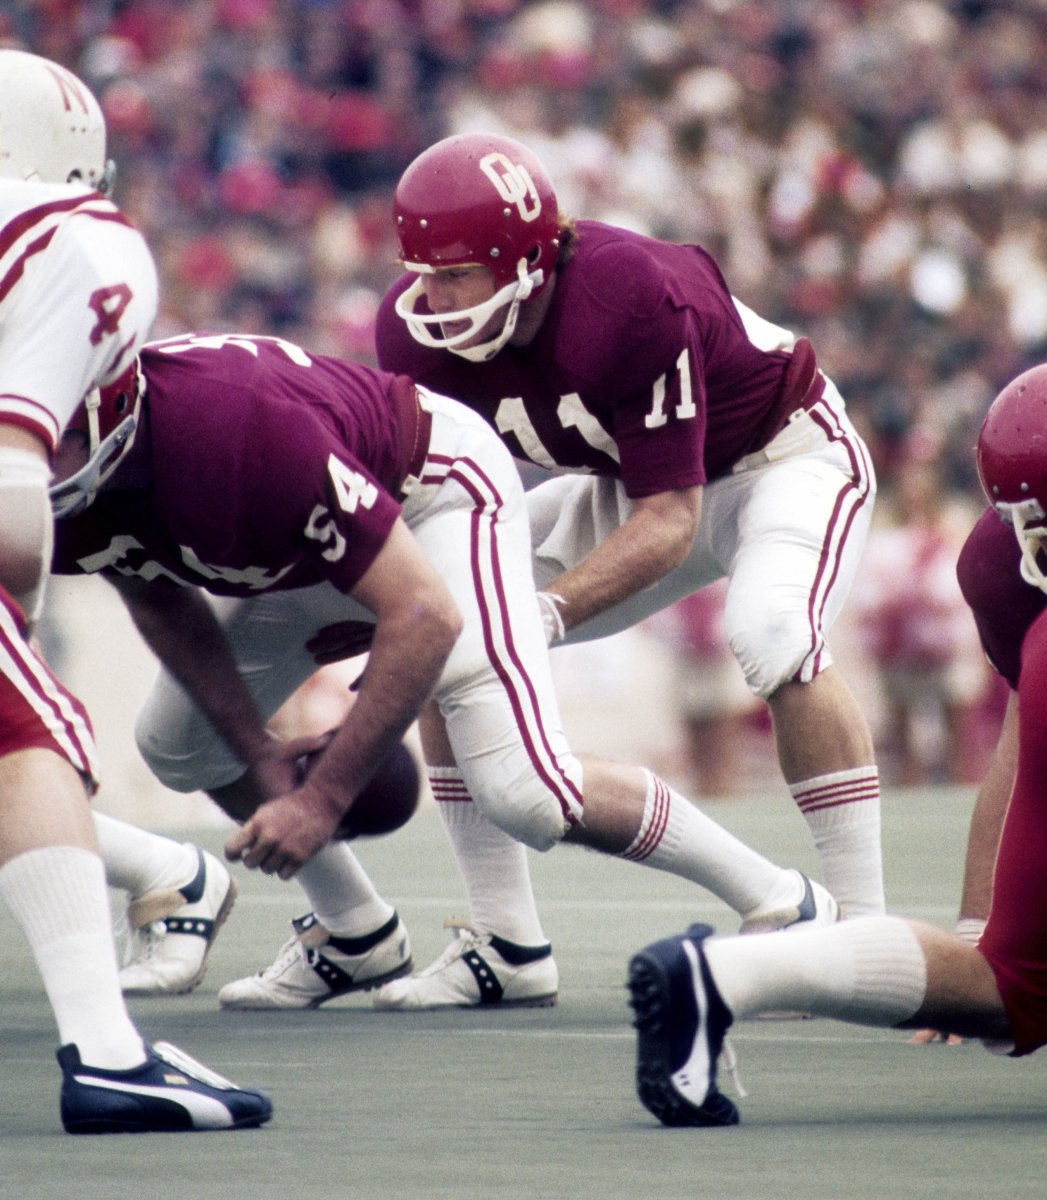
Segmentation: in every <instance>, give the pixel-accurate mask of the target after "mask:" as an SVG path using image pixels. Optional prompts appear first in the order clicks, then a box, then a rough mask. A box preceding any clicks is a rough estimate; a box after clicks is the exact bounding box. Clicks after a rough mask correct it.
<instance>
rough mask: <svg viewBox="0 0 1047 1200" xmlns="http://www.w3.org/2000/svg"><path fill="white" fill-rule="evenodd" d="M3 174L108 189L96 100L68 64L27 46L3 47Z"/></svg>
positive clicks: (0, 99) (0, 156) (110, 171)
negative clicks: (26, 49) (76, 182)
mask: <svg viewBox="0 0 1047 1200" xmlns="http://www.w3.org/2000/svg"><path fill="white" fill-rule="evenodd" d="M0 81H2V83H0V179H23V180H38V181H39V182H41V183H72V182H73V181H75V180H79V182H81V183H84V184H86V185H87V186H88V187H92V188H94V189H95V190H96V191H99V192H103V193H105V194H108V192H109V190H110V188H111V186H112V182H113V173H114V172H113V164H112V162H110V161H107V159H106V157H105V118H104V117H103V116H102V110H101V108H99V106H98V101H97V100H96V99H95V98H94V96H93V95H92V94H91V92H90V91H89V90H88V88H87V86H86V84H84V83H82V82H81V81H80V80H79V79H77V77H76V76H75V75H74V74H73V73H72V72H71V71H67V70H66V69H65V67H61V66H59V65H58V63H55V62H51V61H50V59H47V58H41V57H40V56H39V55H37V54H28V53H26V52H25V51H24V50H7V49H0Z"/></svg>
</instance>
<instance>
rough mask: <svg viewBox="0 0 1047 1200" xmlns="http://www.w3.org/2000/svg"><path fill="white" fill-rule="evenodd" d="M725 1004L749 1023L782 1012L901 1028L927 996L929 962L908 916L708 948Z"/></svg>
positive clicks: (724, 941)
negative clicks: (798, 1012)
mask: <svg viewBox="0 0 1047 1200" xmlns="http://www.w3.org/2000/svg"><path fill="white" fill-rule="evenodd" d="M705 953H706V957H707V959H708V961H709V967H710V970H711V971H712V975H713V979H714V980H715V982H716V987H717V989H718V990H719V992H720V995H721V996H722V997H723V1000H724V1003H725V1004H726V1005H727V1007H728V1008H729V1009H730V1010H731V1012H732V1013H733V1014H734V1015H735V1017H738V1018H743V1017H750V1016H754V1015H755V1014H757V1013H761V1012H774V1011H777V1010H779V1009H785V1010H796V1011H800V1012H809V1013H815V1014H817V1015H819V1016H823V1017H834V1018H836V1020H839V1021H852V1022H855V1023H856V1024H859V1025H897V1024H899V1023H900V1022H901V1021H905V1020H908V1019H909V1018H910V1017H912V1016H914V1015H915V1014H916V1012H917V1011H918V1010H919V1008H920V1005H921V1004H922V1003H923V998H924V994H925V992H926V990H927V963H926V960H925V958H924V954H923V950H922V948H921V946H920V943H919V940H918V938H917V937H916V933H915V932H914V930H913V928H912V926H911V925H909V923H908V922H907V921H903V920H902V919H901V917H860V918H856V919H854V920H853V921H842V922H840V923H839V924H837V925H832V926H829V927H828V928H826V929H810V930H803V929H801V930H795V931H792V930H790V931H789V932H788V933H767V934H759V935H757V936H755V937H727V938H710V939H709V940H708V941H707V942H706V943H705Z"/></svg>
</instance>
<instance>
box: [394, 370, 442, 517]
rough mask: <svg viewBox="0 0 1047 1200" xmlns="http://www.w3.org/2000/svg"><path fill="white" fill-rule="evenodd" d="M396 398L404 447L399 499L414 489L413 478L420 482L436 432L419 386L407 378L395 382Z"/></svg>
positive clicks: (401, 499)
mask: <svg viewBox="0 0 1047 1200" xmlns="http://www.w3.org/2000/svg"><path fill="white" fill-rule="evenodd" d="M405 385H406V386H405ZM392 399H393V402H394V404H395V405H396V415H397V419H398V421H399V424H400V437H401V446H402V448H403V455H402V457H401V460H400V461H401V473H400V486H399V488H398V489H397V499H398V500H400V501H403V500H404V499H405V498H406V497H407V495H408V493H409V492H410V491H411V489H412V486H413V481H417V479H418V478H419V476H420V475H421V473H422V468H423V467H424V466H425V460H426V457H427V456H428V454H429V439H430V438H431V437H432V432H433V414H432V413H431V412H430V411H429V409H428V408H426V407H425V406H424V405H423V404H422V401H421V397H420V396H419V395H418V389H417V388H416V387H415V386H414V384H411V383H409V382H408V381H407V380H406V379H403V378H401V379H397V380H396V381H395V383H394V384H393V388H392Z"/></svg>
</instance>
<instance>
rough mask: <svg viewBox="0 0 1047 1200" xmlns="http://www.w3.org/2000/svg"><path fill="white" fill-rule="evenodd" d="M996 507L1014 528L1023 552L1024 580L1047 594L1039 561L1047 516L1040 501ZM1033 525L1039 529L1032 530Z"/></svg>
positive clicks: (1026, 501)
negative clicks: (1043, 523) (1044, 521)
mask: <svg viewBox="0 0 1047 1200" xmlns="http://www.w3.org/2000/svg"><path fill="white" fill-rule="evenodd" d="M994 507H995V508H996V511H997V512H998V513H999V514H1000V516H1001V517H1002V518H1003V519H1004V520H1005V521H1006V522H1007V524H1008V525H1011V526H1012V527H1013V528H1014V533H1015V536H1016V537H1017V539H1018V545H1019V546H1020V547H1021V551H1022V561H1021V567H1020V570H1021V574H1022V579H1024V580H1025V582H1026V583H1031V584H1032V586H1033V587H1036V588H1039V589H1040V591H1041V592H1047V576H1045V575H1044V573H1043V571H1042V570H1041V569H1040V564H1039V561H1038V555H1039V552H1040V549H1041V547H1042V546H1043V542H1044V538H1047V529H1044V528H1043V527H1042V525H1041V522H1042V521H1043V520H1044V518H1045V516H1047V513H1044V510H1043V506H1042V505H1041V504H1040V502H1039V501H1038V500H1035V499H1029V500H1023V501H1021V502H1019V503H1017V504H1002V503H1001V504H996V505H995V506H994ZM1032 525H1036V526H1037V528H1034V529H1030V526H1032Z"/></svg>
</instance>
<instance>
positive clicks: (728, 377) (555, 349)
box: [376, 221, 824, 498]
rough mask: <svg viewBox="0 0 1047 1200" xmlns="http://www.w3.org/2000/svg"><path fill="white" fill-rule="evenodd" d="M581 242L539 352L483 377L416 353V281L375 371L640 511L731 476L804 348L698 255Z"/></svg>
mask: <svg viewBox="0 0 1047 1200" xmlns="http://www.w3.org/2000/svg"><path fill="white" fill-rule="evenodd" d="M576 229H577V233H578V239H577V243H576V248H575V251H574V254H573V256H572V257H571V258H570V260H569V261H568V262H567V263H566V264H565V265H564V266H562V267H561V268H559V269H558V271H557V276H556V285H555V290H554V292H553V296H552V302H551V305H550V309H549V312H548V314H547V316H546V318H545V320H544V321H543V323H542V326H541V328H540V329H539V331H538V334H537V336H536V337H535V339H534V341H533V342H532V343H531V344H530V345H529V346H526V347H514V346H505V347H503V349H502V350H500V351H499V352H498V354H496V355H495V356H494V358H493V359H491V360H490V361H489V362H486V363H473V362H469V361H467V360H465V359H462V358H461V357H460V356H457V355H454V354H452V353H450V352H449V351H447V350H440V349H431V348H429V347H426V346H422V345H420V344H419V343H417V342H416V341H414V339H413V338H412V337H411V335H410V332H409V331H408V329H407V326H406V323H405V322H404V321H403V320H402V319H401V318H400V317H398V316H397V315H396V312H395V311H394V307H393V306H394V304H395V301H396V298H397V297H398V296H399V295H400V294H401V293H402V292H403V291H405V290H406V288H407V287H408V286H409V285H410V283H411V282H413V281H414V280H415V279H416V278H417V276H415V275H413V274H409V275H407V276H405V277H404V278H403V279H402V280H400V281H399V282H398V283H397V284H395V285H394V287H393V288H392V289H391V290H390V292H389V294H387V295H386V297H385V299H384V300H383V302H382V305H381V308H380V310H379V313H378V322H377V329H376V343H377V351H378V360H379V362H380V363H381V365H382V366H383V367H384V368H385V369H386V370H390V371H397V372H402V373H403V374H405V375H410V376H411V377H412V378H413V379H416V380H417V381H418V382H419V383H422V384H425V385H426V386H427V387H430V388H432V389H433V390H434V391H437V392H441V393H443V394H444V395H447V396H453V397H454V398H455V399H457V400H461V401H462V402H463V403H465V404H467V405H469V407H471V408H474V409H475V410H476V411H477V412H479V413H481V414H482V415H483V416H484V417H485V418H486V419H487V420H488V421H489V422H490V423H491V424H492V425H493V426H494V427H495V428H496V429H497V430H498V432H499V433H500V434H501V436H502V438H503V440H504V441H505V442H506V443H507V445H508V446H509V448H510V449H511V450H512V452H513V453H514V455H516V457H518V458H523V459H527V460H529V461H531V462H534V463H537V464H538V465H539V466H542V467H546V468H549V469H551V470H556V469H559V470H564V469H566V470H570V471H574V472H593V473H595V474H599V475H608V476H612V477H614V478H620V479H621V481H622V483H623V485H624V487H625V490H626V493H627V494H628V495H629V496H631V497H634V498H635V497H641V496H650V495H654V494H656V493H659V492H664V491H669V490H671V489H674V488H684V487H691V486H694V485H696V484H704V483H706V482H708V481H709V480H711V479H715V478H717V477H718V476H721V475H724V474H727V473H728V472H729V471H730V469H731V467H732V466H733V465H734V464H735V463H736V462H737V461H738V460H739V459H740V458H742V457H743V456H744V455H746V454H748V453H750V452H751V451H753V450H756V449H759V448H761V447H762V445H763V444H764V442H765V441H766V438H765V437H763V436H761V433H762V432H763V427H764V425H765V421H766V418H767V416H768V414H769V413H770V412H771V411H773V409H774V408H775V406H776V404H777V403H778V400H779V397H780V394H781V392H782V389H783V387H784V386H785V377H786V376H785V373H786V367H787V365H788V363H789V359H790V355H791V351H792V348H793V346H794V345H795V338H794V337H793V335H792V334H790V333H789V332H788V331H786V330H784V329H781V328H779V327H778V326H775V325H772V324H771V323H770V322H768V321H764V320H763V319H762V318H760V317H758V316H756V314H755V313H752V312H750V311H749V310H748V309H746V308H745V306H744V305H741V304H739V303H738V302H737V301H735V300H734V299H733V297H732V296H731V294H730V292H729V290H728V288H727V284H726V283H725V281H724V279H723V276H722V275H721V274H720V270H719V268H718V267H717V266H716V263H715V262H714V261H713V260H712V258H711V257H710V256H709V255H708V254H707V253H706V252H705V251H704V250H702V249H701V248H700V247H698V246H682V245H676V244H673V243H669V242H660V241H656V240H654V239H652V238H648V237H643V236H641V235H640V234H636V233H631V232H629V231H627V230H624V229H617V228H615V227H613V226H610V225H604V224H601V223H599V222H596V221H579V222H577V225H576ZM823 386H824V385H823V384H822V383H821V380H820V377H818V383H817V387H818V389H819V392H816V393H813V394H812V399H814V398H817V394H820V389H821V388H822V387H823Z"/></svg>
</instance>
